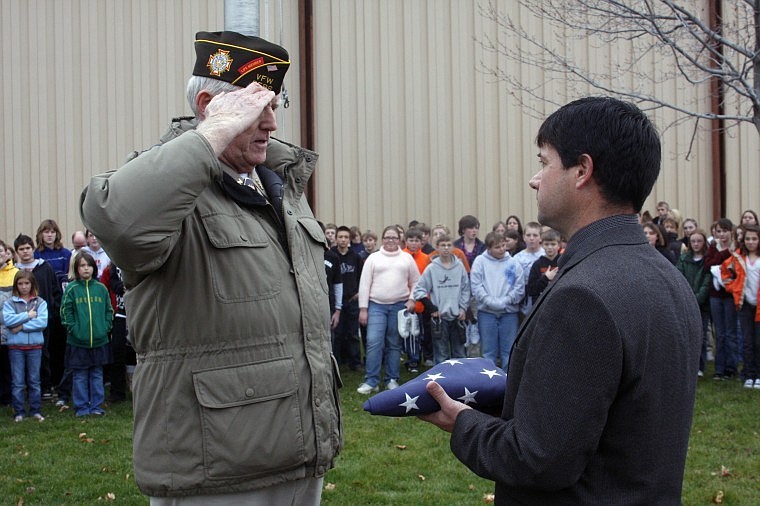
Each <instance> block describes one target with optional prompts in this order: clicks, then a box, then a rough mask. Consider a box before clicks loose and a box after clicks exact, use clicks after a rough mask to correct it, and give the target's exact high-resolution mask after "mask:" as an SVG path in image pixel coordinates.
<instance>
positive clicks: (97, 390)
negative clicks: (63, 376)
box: [71, 365, 105, 416]
mask: <svg viewBox="0 0 760 506" xmlns="http://www.w3.org/2000/svg"><path fill="white" fill-rule="evenodd" d="M72 373H73V381H72V388H71V393H72V401H73V402H74V412H75V413H76V415H77V416H84V415H91V414H94V413H98V412H102V411H103V409H102V408H101V407H100V405H101V404H103V400H104V397H105V389H104V387H103V366H100V365H99V366H95V367H90V368H89V369H73V370H72Z"/></svg>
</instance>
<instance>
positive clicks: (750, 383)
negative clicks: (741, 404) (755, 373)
mask: <svg viewBox="0 0 760 506" xmlns="http://www.w3.org/2000/svg"><path fill="white" fill-rule="evenodd" d="M754 387H755V382H754V380H751V379H748V380H747V381H745V382H744V388H754Z"/></svg>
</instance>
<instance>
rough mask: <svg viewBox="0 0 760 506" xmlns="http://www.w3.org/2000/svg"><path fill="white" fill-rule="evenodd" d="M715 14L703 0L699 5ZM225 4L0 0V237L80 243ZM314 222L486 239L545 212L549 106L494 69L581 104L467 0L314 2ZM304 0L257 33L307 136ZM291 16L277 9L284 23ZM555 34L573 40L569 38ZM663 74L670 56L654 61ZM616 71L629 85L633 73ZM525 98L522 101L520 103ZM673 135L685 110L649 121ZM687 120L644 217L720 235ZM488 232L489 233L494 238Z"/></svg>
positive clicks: (744, 202) (575, 48)
mask: <svg viewBox="0 0 760 506" xmlns="http://www.w3.org/2000/svg"><path fill="white" fill-rule="evenodd" d="M703 3H706V0H705V1H704V2H703ZM497 4H498V6H499V8H500V9H502V10H503V11H505V12H506V11H508V12H510V13H511V14H512V15H514V16H516V17H517V18H519V19H520V20H522V22H523V23H524V24H525V25H526V26H530V27H531V30H532V31H533V32H534V33H536V34H537V35H540V36H542V37H558V36H561V35H562V34H555V33H554V32H553V31H552V30H551V29H550V27H549V26H548V25H547V24H545V23H543V22H542V21H541V20H535V19H532V18H531V17H530V16H529V15H528V13H527V12H525V11H523V10H520V9H519V8H518V6H517V2H513V1H509V0H501V1H499V2H497ZM223 5H224V3H223V1H222V0H212V1H210V0H185V1H160V0H120V1H118V2H116V1H102V0H60V1H53V0H4V1H3V2H0V41H1V42H2V45H3V48H4V50H3V52H2V56H0V58H1V59H2V60H1V61H2V66H3V68H4V69H5V72H3V74H2V76H1V77H0V83H2V98H1V99H0V100H2V110H3V119H4V121H3V123H2V125H0V150H2V153H3V156H4V159H3V181H4V184H3V189H2V193H0V196H1V198H2V200H3V215H2V218H0V238H2V239H4V240H6V241H8V240H12V239H13V238H14V237H15V236H16V234H17V233H19V232H22V231H23V232H26V233H29V234H31V235H33V234H34V232H35V231H36V227H37V225H38V224H39V222H40V221H41V220H42V219H44V218H48V217H52V218H54V219H56V220H57V221H58V222H59V224H60V225H61V227H62V229H63V231H64V234H65V235H66V236H67V237H66V242H67V244H68V236H70V234H71V232H73V231H74V230H75V229H78V228H81V223H80V221H79V215H78V210H77V203H78V198H79V193H80V191H81V189H82V188H83V187H84V186H85V185H86V184H87V182H88V180H89V178H90V176H91V175H92V174H95V173H99V172H102V171H105V170H108V169H114V168H117V167H118V166H120V165H121V164H122V163H123V161H124V159H125V157H126V156H127V154H128V153H129V152H131V151H132V150H135V149H137V150H140V149H144V148H146V147H149V146H151V145H153V144H154V143H155V142H156V141H157V139H158V137H159V136H160V134H161V133H162V132H163V130H164V129H165V127H166V125H167V123H168V121H169V119H170V118H171V117H173V116H176V115H181V114H188V113H189V107H188V106H187V104H186V99H185V96H184V87H185V82H186V79H187V76H188V74H189V72H190V70H191V68H192V65H193V61H194V51H193V46H192V40H193V37H194V35H195V32H196V31H199V30H211V31H213V30H221V29H223V26H224V20H223V10H224V9H223ZM314 5H315V12H314V19H313V21H314V37H315V48H316V49H315V69H314V72H315V82H316V93H315V97H316V100H315V113H316V114H315V117H316V120H315V121H316V124H315V127H316V149H317V151H318V152H319V153H320V161H319V164H318V170H317V173H316V175H315V178H316V179H315V180H316V185H315V190H316V194H315V195H314V199H315V202H316V213H317V216H318V217H319V218H320V219H322V220H323V221H325V222H336V223H339V224H349V225H352V224H357V225H360V226H361V227H362V228H363V229H366V228H372V229H374V230H379V229H381V228H382V226H383V225H386V224H389V223H402V224H406V223H407V222H408V221H409V220H410V219H412V218H415V219H419V220H422V221H425V222H427V223H428V224H433V223H436V222H444V223H447V224H448V225H449V226H450V227H451V228H452V229H453V230H452V231H453V232H456V222H457V220H458V219H459V217H460V216H462V215H463V214H475V215H476V216H478V217H479V218H480V221H481V224H482V225H481V227H482V229H483V232H485V231H486V230H489V229H490V226H491V225H492V224H493V223H494V222H495V221H497V220H500V219H504V218H505V217H506V216H507V215H509V214H518V215H519V216H521V217H522V219H523V221H529V220H532V219H534V217H535V214H536V206H535V194H534V192H533V191H531V190H530V189H529V188H528V186H527V184H528V180H529V179H530V176H531V175H532V174H533V173H535V171H536V170H537V168H538V165H537V162H536V151H537V148H536V147H535V146H534V144H533V139H534V137H535V133H536V131H537V128H538V126H539V125H540V121H541V118H542V117H545V116H546V115H548V114H549V113H550V112H552V111H553V110H554V109H555V106H553V105H550V104H543V103H540V102H535V101H532V102H531V100H530V99H529V97H527V96H522V97H521V98H522V99H524V100H526V101H528V102H529V103H532V104H533V106H534V107H535V108H536V109H537V111H535V112H534V113H528V112H526V111H525V110H523V109H521V108H520V107H519V106H518V105H517V100H516V97H515V94H520V93H521V91H520V90H515V89H510V88H509V87H508V86H507V85H506V84H505V83H504V82H500V81H497V80H496V79H495V78H494V77H493V76H490V75H488V74H487V73H485V72H483V70H482V69H483V66H482V64H486V65H490V66H493V65H494V64H496V63H499V64H502V65H504V68H506V69H507V71H508V72H510V73H511V74H512V75H516V76H519V78H520V79H521V80H522V81H524V82H525V83H529V84H530V85H532V86H538V87H539V89H542V93H543V94H544V95H545V96H548V97H551V99H552V100H553V101H554V102H555V103H564V102H567V101H568V100H571V99H573V98H576V97H578V96H581V95H582V94H588V93H595V92H591V91H589V90H577V89H575V88H574V87H572V86H569V85H568V84H567V83H566V82H564V81H563V80H561V79H554V80H547V79H546V77H545V76H544V75H542V72H541V71H540V70H539V69H537V68H535V67H531V66H520V65H518V64H516V63H514V62H506V61H503V58H501V57H499V56H498V55H496V54H493V53H489V52H486V51H484V50H483V49H482V48H481V47H480V45H479V44H478V43H477V40H478V39H481V38H482V36H483V35H484V34H488V35H489V36H490V37H492V38H494V39H496V40H499V41H500V42H503V43H505V44H511V45H521V44H525V42H524V41H521V40H511V39H509V38H505V36H504V34H503V33H501V32H500V31H499V30H498V29H497V28H496V27H495V26H494V25H493V23H492V22H490V21H488V20H486V19H485V18H484V17H483V16H482V15H481V14H480V13H479V11H478V6H479V5H480V2H478V1H474V0H473V1H462V0H383V1H375V0H372V1H369V0H366V1H362V0H319V1H316V2H314ZM297 6H298V4H297V0H283V1H282V2H279V1H275V0H270V1H268V2H266V1H264V0H262V1H261V11H262V17H263V19H262V29H261V34H262V36H264V37H266V38H269V39H270V40H273V41H275V42H280V25H279V19H280V17H282V19H283V27H282V33H283V45H284V46H285V47H286V48H287V49H288V51H289V52H290V54H291V60H292V62H293V68H292V70H291V71H290V72H289V73H288V76H287V78H286V86H287V88H288V91H289V94H290V101H291V106H290V107H289V108H287V109H280V113H279V115H278V121H279V124H280V131H279V132H278V134H277V136H279V137H281V138H283V139H285V140H288V141H292V142H295V143H298V142H299V136H300V134H299V132H300V124H299V122H300V110H301V104H300V103H299V102H300V96H299V81H298V65H299V58H298V17H297V14H298V13H297ZM281 13H282V16H280V14H281ZM559 40H562V39H561V38H560V39H559ZM565 46H566V50H567V51H572V52H573V54H574V56H575V57H576V58H578V59H580V60H584V61H589V62H595V64H598V65H614V63H615V61H616V59H617V58H619V57H620V55H621V54H624V53H625V51H630V48H628V47H625V46H605V47H602V48H594V47H592V46H591V45H590V44H588V43H587V42H586V41H584V40H578V39H574V38H566V39H565ZM646 64H647V65H650V66H651V68H652V69H653V71H654V70H656V69H657V68H658V66H659V67H666V66H667V65H669V64H670V63H669V62H667V61H663V60H656V59H650V60H649V61H647V62H646ZM625 78H626V76H619V77H618V79H625ZM656 92H657V93H658V94H661V95H662V96H666V97H678V99H679V100H688V99H696V100H702V101H704V100H706V88H697V87H694V86H690V85H687V84H686V83H684V82H678V81H672V82H667V83H664V84H660V85H657V87H656ZM518 98H519V97H518ZM651 114H652V117H653V118H654V120H655V122H656V124H657V125H658V127H660V128H661V129H665V127H666V126H667V125H669V124H670V123H671V122H672V120H673V119H674V118H675V116H674V115H673V114H672V113H670V112H668V111H665V110H658V111H652V113H651ZM692 130H693V125H692V124H691V123H683V124H681V125H679V126H674V127H671V128H668V129H665V130H664V132H663V145H664V147H665V149H664V164H663V172H662V174H661V176H660V178H659V180H658V182H657V184H656V187H655V190H654V192H653V194H652V196H651V197H650V199H649V200H648V201H647V203H646V205H645V208H647V209H650V210H653V209H654V203H655V202H657V201H658V200H667V201H669V202H671V204H673V205H674V206H676V207H678V208H679V209H680V210H681V211H682V214H683V215H684V217H685V216H693V217H695V218H697V219H698V220H699V221H700V223H702V224H708V223H709V222H710V221H711V220H712V219H713V216H712V211H711V195H712V183H711V172H710V171H711V158H710V138H709V134H708V132H706V131H700V132H699V133H698V138H697V140H696V142H695V143H694V145H693V147H692V152H691V156H690V158H689V159H688V160H687V159H686V158H685V156H684V154H685V153H686V152H687V151H688V150H689V145H690V142H691V136H692ZM758 151H759V149H758V135H757V132H756V131H755V130H754V129H753V128H750V127H749V126H745V127H742V128H741V129H738V130H735V131H734V134H733V137H731V138H729V141H728V145H727V152H726V162H727V165H726V168H727V170H728V171H729V177H728V187H727V191H728V194H729V198H728V202H729V204H728V209H729V217H731V218H732V219H736V218H738V214H739V213H740V212H741V210H742V209H745V208H748V207H749V208H754V209H756V210H760V197H758V188H760V186H759V185H758V177H760V176H759V174H760V171H759V170H758V163H760V162H759V159H760V156H758ZM483 235H484V233H481V236H483Z"/></svg>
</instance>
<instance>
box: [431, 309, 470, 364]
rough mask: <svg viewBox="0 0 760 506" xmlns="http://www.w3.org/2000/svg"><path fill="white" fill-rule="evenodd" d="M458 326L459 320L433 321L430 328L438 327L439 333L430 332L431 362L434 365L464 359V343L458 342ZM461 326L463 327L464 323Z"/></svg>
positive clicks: (436, 319)
mask: <svg viewBox="0 0 760 506" xmlns="http://www.w3.org/2000/svg"><path fill="white" fill-rule="evenodd" d="M438 322H440V323H438ZM459 324H460V321H459V320H444V319H443V318H441V319H438V318H435V319H433V321H432V323H431V327H435V326H436V325H440V332H435V331H432V332H431V334H432V340H433V360H434V361H435V363H436V364H440V363H441V362H443V361H444V360H448V359H450V358H465V356H466V353H465V349H464V343H463V342H462V341H460V340H459V336H460V334H459ZM461 324H462V325H464V321H462V322H461Z"/></svg>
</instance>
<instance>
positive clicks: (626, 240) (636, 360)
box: [451, 215, 701, 505]
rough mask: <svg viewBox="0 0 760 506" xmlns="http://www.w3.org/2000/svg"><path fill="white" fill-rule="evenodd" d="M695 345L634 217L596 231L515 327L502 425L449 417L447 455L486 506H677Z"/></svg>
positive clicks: (675, 276) (685, 307)
mask: <svg viewBox="0 0 760 506" xmlns="http://www.w3.org/2000/svg"><path fill="white" fill-rule="evenodd" d="M652 308H656V309H652ZM700 347H701V336H700V315H699V307H698V305H697V303H696V299H695V298H694V294H693V293H692V290H691V289H690V288H689V285H688V283H687V282H686V280H685V279H684V277H683V276H682V275H680V273H679V272H678V271H677V270H676V269H675V267H673V265H672V264H670V262H668V261H667V260H666V259H665V258H663V256H662V255H661V254H660V253H658V252H657V250H655V249H654V248H652V247H651V246H649V245H648V244H647V242H646V239H645V237H644V234H643V232H642V229H641V226H640V225H639V224H638V223H637V221H636V217H635V216H634V215H626V216H613V217H610V218H605V219H603V220H599V221H597V222H595V223H592V224H591V225H589V226H587V227H585V228H584V229H582V230H581V231H579V232H578V233H576V234H575V235H574V236H573V237H572V239H571V241H570V243H569V244H568V247H567V249H566V251H565V253H564V255H563V256H562V259H561V260H560V270H559V272H558V274H557V277H556V278H555V279H554V281H553V282H552V283H550V285H549V286H548V288H547V289H546V290H545V291H544V293H543V294H542V296H541V297H540V298H539V299H538V301H537V302H536V305H535V306H534V308H533V311H532V312H531V314H530V315H529V316H528V317H527V319H526V321H525V322H524V323H523V325H522V327H521V328H520V332H519V334H518V336H517V339H516V341H515V344H514V347H513V348H512V353H511V358H510V362H509V368H508V377H507V391H506V395H505V400H504V408H503V411H502V415H501V418H496V417H491V416H489V415H486V414H483V413H480V412H478V411H474V410H472V411H464V412H462V413H461V414H460V416H459V417H458V418H457V421H456V425H455V427H454V431H453V433H452V438H451V448H452V451H453V452H454V453H455V454H456V455H457V457H458V458H459V459H460V460H461V461H462V462H463V463H465V465H467V466H468V467H469V468H470V469H471V470H473V471H474V472H475V473H476V474H478V475H480V476H483V477H485V478H488V479H491V480H494V481H495V482H496V504H542V505H551V504H584V505H588V504H604V505H610V504H627V505H628V504H642V505H643V504H646V505H652V504H680V502H681V484H682V480H683V471H684V465H685V460H686V451H687V446H688V440H689V430H690V425H691V415H692V408H693V404H694V393H695V386H696V379H697V368H698V361H699V351H700Z"/></svg>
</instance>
